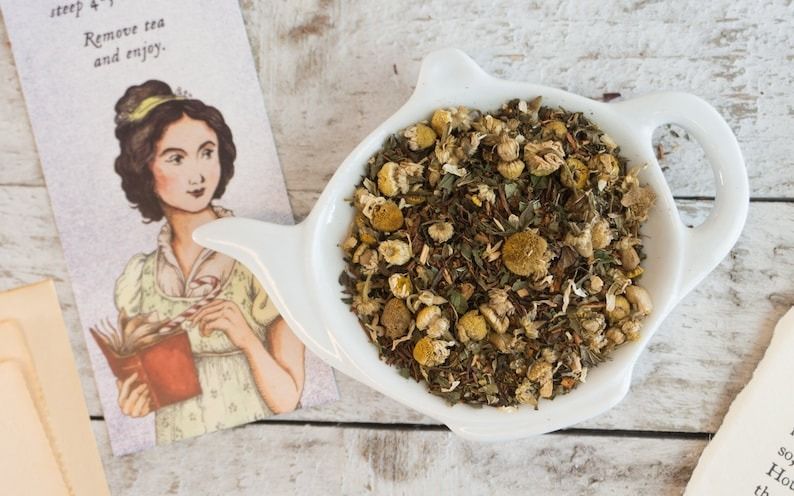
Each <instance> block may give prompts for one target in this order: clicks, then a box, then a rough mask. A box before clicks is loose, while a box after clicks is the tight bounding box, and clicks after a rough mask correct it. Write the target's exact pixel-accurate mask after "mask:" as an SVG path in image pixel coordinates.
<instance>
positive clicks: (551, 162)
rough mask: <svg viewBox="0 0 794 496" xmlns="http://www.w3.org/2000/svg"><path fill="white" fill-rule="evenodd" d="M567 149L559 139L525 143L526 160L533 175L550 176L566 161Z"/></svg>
mask: <svg viewBox="0 0 794 496" xmlns="http://www.w3.org/2000/svg"><path fill="white" fill-rule="evenodd" d="M564 158H565V150H563V148H562V144H561V143H560V142H558V141H544V142H542V143H534V142H529V143H527V144H526V145H524V161H525V162H526V163H527V166H528V167H529V172H530V173H531V174H532V175H533V176H548V175H549V174H551V173H553V172H555V171H556V170H557V169H559V168H560V166H561V165H562V164H564V163H565V160H563V159H564Z"/></svg>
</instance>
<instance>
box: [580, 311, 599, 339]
mask: <svg viewBox="0 0 794 496" xmlns="http://www.w3.org/2000/svg"><path fill="white" fill-rule="evenodd" d="M576 318H577V319H578V320H579V325H580V326H581V327H582V330H583V331H584V332H585V335H593V334H597V333H599V332H601V331H603V330H604V329H606V319H605V318H604V314H602V313H599V312H594V311H593V310H589V309H587V308H582V309H580V310H577V311H576Z"/></svg>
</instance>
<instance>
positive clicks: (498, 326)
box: [479, 304, 510, 334]
mask: <svg viewBox="0 0 794 496" xmlns="http://www.w3.org/2000/svg"><path fill="white" fill-rule="evenodd" d="M479 310H480V314H481V315H482V316H483V317H485V321H486V322H487V323H488V326H489V327H490V328H491V329H493V330H494V331H495V332H497V333H498V334H504V333H505V332H507V328H508V327H509V326H510V320H509V319H508V318H507V317H499V316H498V315H497V314H496V312H495V311H494V310H493V309H492V308H491V307H489V306H488V305H485V304H483V305H480V307H479Z"/></svg>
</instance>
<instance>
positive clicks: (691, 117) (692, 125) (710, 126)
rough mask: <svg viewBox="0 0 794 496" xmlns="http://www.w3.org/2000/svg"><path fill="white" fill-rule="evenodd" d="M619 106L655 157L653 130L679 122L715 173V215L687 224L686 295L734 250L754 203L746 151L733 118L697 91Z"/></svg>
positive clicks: (683, 285) (683, 292)
mask: <svg viewBox="0 0 794 496" xmlns="http://www.w3.org/2000/svg"><path fill="white" fill-rule="evenodd" d="M613 107H614V108H615V109H616V110H618V111H619V112H620V113H621V114H623V115H626V116H627V117H629V118H630V119H631V120H632V121H634V122H635V124H636V126H637V128H638V131H639V132H640V133H642V134H643V136H644V139H645V140H647V142H648V147H649V156H650V157H654V158H653V161H654V163H655V162H656V159H655V155H654V153H653V150H652V145H651V139H652V135H653V131H654V130H655V129H656V128H657V127H659V126H660V125H662V124H668V123H673V124H677V125H680V126H681V127H683V128H684V129H685V130H686V131H687V132H689V133H690V134H691V135H692V136H694V137H695V139H696V140H697V141H698V142H699V143H700V145H701V146H702V147H703V150H704V152H705V154H706V159H707V160H708V162H709V165H710V166H711V169H712V171H713V173H714V181H715V184H716V188H715V189H716V199H715V201H714V206H713V208H712V209H711V212H710V213H709V216H708V217H707V218H706V220H705V221H704V222H703V223H702V224H700V225H699V226H696V227H684V230H683V235H684V236H683V243H684V250H683V253H684V255H683V272H682V274H681V280H680V282H679V286H678V298H679V299H680V298H683V297H684V296H685V295H686V294H687V293H689V292H690V291H691V290H692V289H693V288H694V287H695V286H696V285H697V284H698V283H699V282H700V281H702V280H703V279H704V278H705V277H706V275H708V273H709V272H711V271H712V270H713V269H714V268H715V267H716V266H717V265H718V264H719V263H720V262H721V261H722V259H723V258H725V256H726V255H728V253H729V252H730V250H731V248H732V247H733V245H734V244H735V243H736V240H737V239H738V238H739V235H740V234H741V232H742V228H743V227H744V223H745V220H746V218H747V211H748V208H749V203H750V193H749V187H748V182H747V169H746V168H745V165H744V158H743V157H742V151H741V150H740V149H739V144H738V142H737V141H736V137H735V136H734V134H733V132H732V131H731V129H730V127H729V126H728V123H726V122H725V120H724V119H723V118H722V116H721V115H720V114H719V113H718V112H717V111H716V110H715V109H714V107H712V106H711V105H709V104H708V103H706V102H705V101H704V100H702V99H701V98H699V97H697V96H695V95H691V94H689V93H678V92H665V93H652V94H649V95H646V96H642V97H639V98H635V99H632V100H629V101H626V102H620V103H616V104H613ZM657 165H658V164H657Z"/></svg>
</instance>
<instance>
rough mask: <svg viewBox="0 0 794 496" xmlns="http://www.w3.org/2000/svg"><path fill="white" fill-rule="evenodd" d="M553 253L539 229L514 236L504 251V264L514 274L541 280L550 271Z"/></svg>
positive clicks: (508, 240)
mask: <svg viewBox="0 0 794 496" xmlns="http://www.w3.org/2000/svg"><path fill="white" fill-rule="evenodd" d="M551 257H552V253H550V252H549V251H548V242H547V241H546V240H545V239H543V236H541V235H540V234H538V231H537V229H529V230H527V231H524V232H519V233H515V234H512V235H511V236H510V237H509V238H507V241H505V244H504V248H503V249H502V262H503V263H504V264H505V267H507V269H508V270H509V271H510V272H512V273H513V274H516V275H519V276H533V277H534V278H535V279H540V278H541V277H543V276H545V275H546V273H547V272H548V270H549V262H550V261H551Z"/></svg>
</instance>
